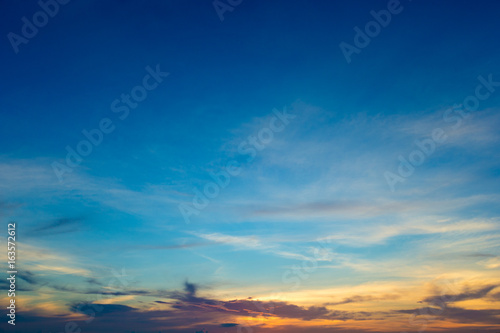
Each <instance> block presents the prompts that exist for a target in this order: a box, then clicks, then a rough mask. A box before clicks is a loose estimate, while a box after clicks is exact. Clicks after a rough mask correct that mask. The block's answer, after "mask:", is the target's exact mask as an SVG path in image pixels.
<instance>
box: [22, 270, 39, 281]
mask: <svg viewBox="0 0 500 333" xmlns="http://www.w3.org/2000/svg"><path fill="white" fill-rule="evenodd" d="M18 276H19V278H21V279H23V280H24V281H26V282H28V283H29V284H37V283H38V281H37V280H36V278H35V274H33V273H31V272H30V271H23V272H22V273H21V274H19V275H18Z"/></svg>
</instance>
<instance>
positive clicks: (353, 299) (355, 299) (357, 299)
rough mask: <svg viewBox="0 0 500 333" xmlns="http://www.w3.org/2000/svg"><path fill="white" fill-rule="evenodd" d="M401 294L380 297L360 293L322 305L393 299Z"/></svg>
mask: <svg viewBox="0 0 500 333" xmlns="http://www.w3.org/2000/svg"><path fill="white" fill-rule="evenodd" d="M400 297H401V296H400V295H396V294H393V295H383V296H380V297H373V296H369V295H368V296H360V295H355V296H351V297H347V298H344V299H343V300H342V301H340V302H333V303H325V304H324V305H325V306H326V305H341V304H348V303H361V302H371V301H384V300H394V299H399V298H400Z"/></svg>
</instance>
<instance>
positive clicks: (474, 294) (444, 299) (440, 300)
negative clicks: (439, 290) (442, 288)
mask: <svg viewBox="0 0 500 333" xmlns="http://www.w3.org/2000/svg"><path fill="white" fill-rule="evenodd" d="M496 287H498V285H490V286H486V287H483V288H480V289H477V290H465V291H464V292H461V293H459V294H454V295H453V294H444V295H435V296H430V297H427V298H425V299H424V300H423V302H425V303H429V304H436V305H438V306H439V305H440V304H446V303H454V302H460V301H466V300H470V299H480V298H484V297H486V296H487V295H488V293H489V292H490V291H492V290H493V289H495V288H496Z"/></svg>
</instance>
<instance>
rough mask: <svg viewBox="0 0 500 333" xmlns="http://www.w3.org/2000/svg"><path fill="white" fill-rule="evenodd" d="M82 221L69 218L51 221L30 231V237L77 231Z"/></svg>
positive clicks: (81, 219)
mask: <svg viewBox="0 0 500 333" xmlns="http://www.w3.org/2000/svg"><path fill="white" fill-rule="evenodd" d="M82 221H83V218H70V217H66V218H60V219H56V220H52V221H50V222H49V223H47V224H45V225H43V226H40V227H36V228H34V229H33V230H31V232H30V235H32V236H40V235H42V236H45V235H52V234H61V233H69V232H75V231H79V227H80V225H81V223H82Z"/></svg>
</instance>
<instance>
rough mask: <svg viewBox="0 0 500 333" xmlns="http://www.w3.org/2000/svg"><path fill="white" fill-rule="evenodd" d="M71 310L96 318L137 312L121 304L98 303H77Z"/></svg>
mask: <svg viewBox="0 0 500 333" xmlns="http://www.w3.org/2000/svg"><path fill="white" fill-rule="evenodd" d="M70 310H71V311H73V312H76V313H82V314H87V315H91V314H93V315H94V316H96V317H97V316H102V315H106V314H110V313H117V312H119V313H123V312H130V311H135V310H136V309H135V308H132V307H130V306H127V305H121V304H98V303H88V302H83V303H76V304H73V305H71V306H70Z"/></svg>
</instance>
